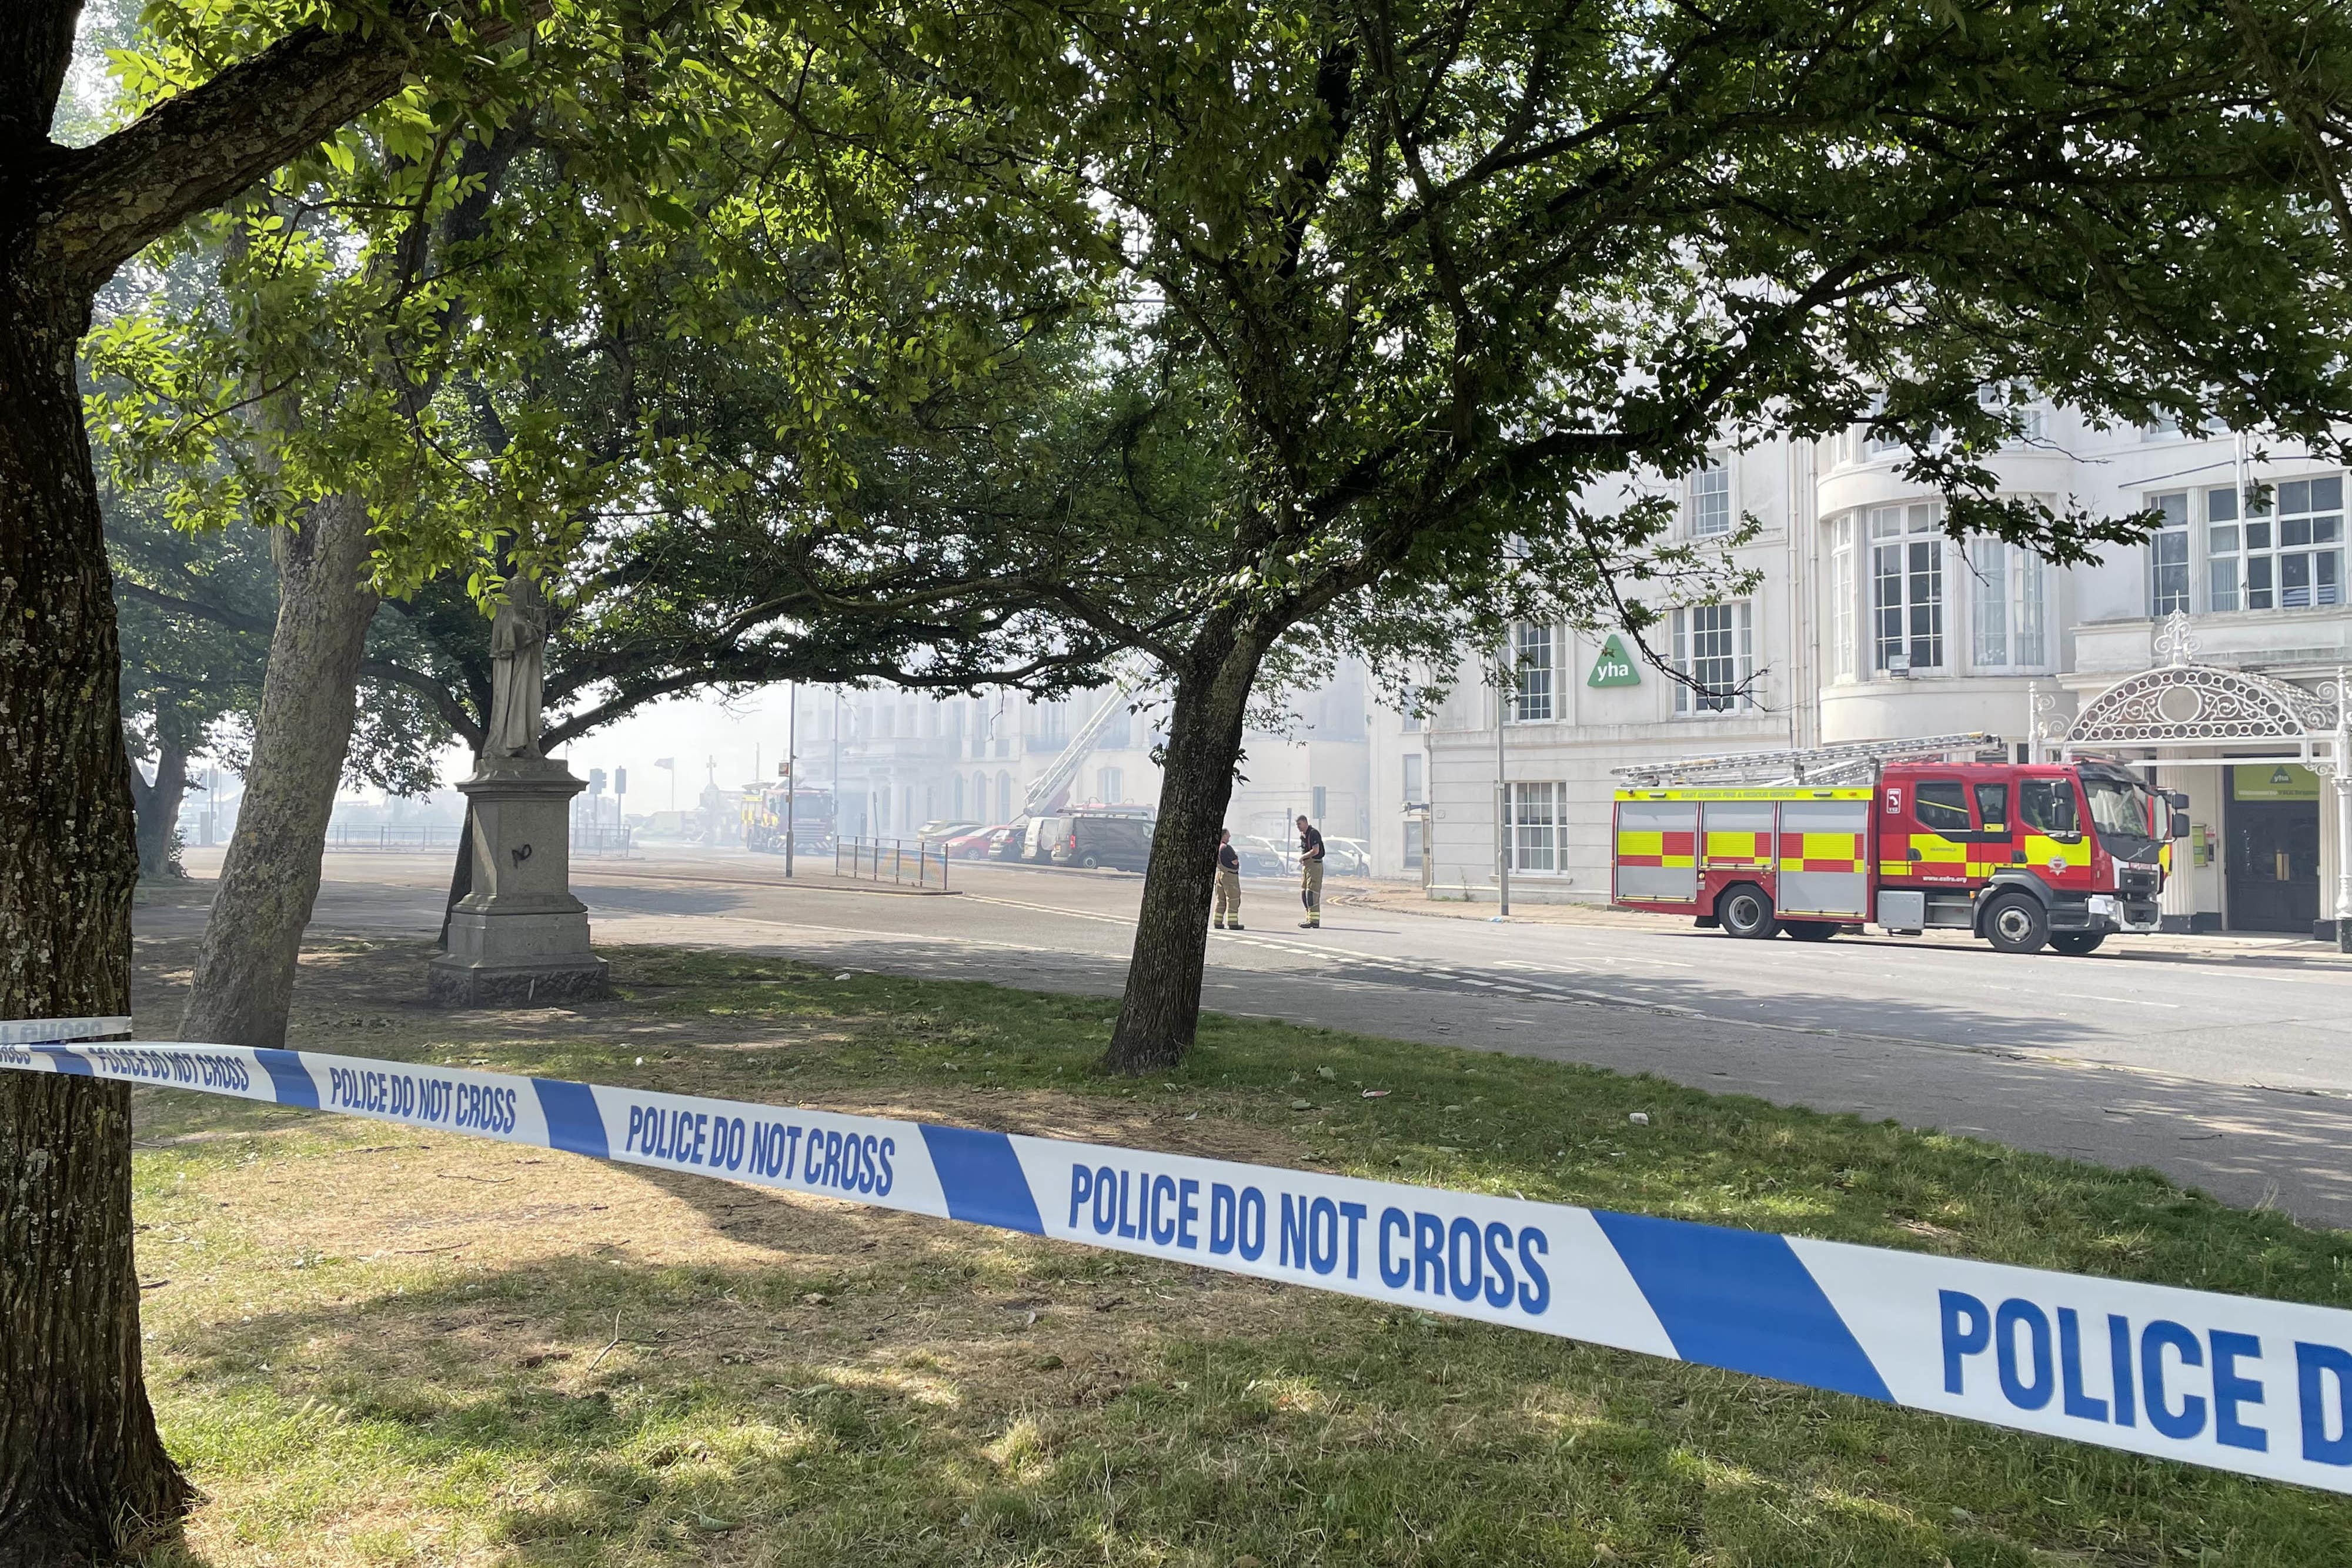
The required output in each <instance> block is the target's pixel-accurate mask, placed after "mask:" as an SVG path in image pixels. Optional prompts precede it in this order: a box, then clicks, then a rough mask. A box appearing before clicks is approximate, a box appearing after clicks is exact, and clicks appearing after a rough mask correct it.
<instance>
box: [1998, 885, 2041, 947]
mask: <svg viewBox="0 0 2352 1568" xmlns="http://www.w3.org/2000/svg"><path fill="white" fill-rule="evenodd" d="M1984 931H1985V938H1986V940H1988V941H1990V943H1991V944H1992V945H1993V946H1995V947H1997V948H1999V949H2000V951H2002V952H2004V953H2039V952H2041V951H2042V948H2043V947H2044V946H2046V945H2048V943H2049V941H2050V917H2049V916H2048V915H2044V914H2043V913H2042V905H2041V904H2038V903H2036V902H2035V901H2034V900H2032V899H2031V898H2028V897H2026V896H2025V895H2024V894H2014V893H2013V894H2010V895H2009V896H2008V897H2007V898H2004V899H2002V900H2001V901H2000V903H1999V904H1994V905H1993V906H1992V910H1991V912H1990V914H1988V915H1986V916H1985V925H1984Z"/></svg>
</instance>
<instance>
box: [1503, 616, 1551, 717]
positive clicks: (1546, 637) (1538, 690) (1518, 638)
mask: <svg viewBox="0 0 2352 1568" xmlns="http://www.w3.org/2000/svg"><path fill="white" fill-rule="evenodd" d="M1512 641H1513V643H1514V644H1515V646H1516V650H1517V657H1518V681H1519V688H1518V699H1517V705H1516V706H1517V714H1516V716H1517V719H1518V720H1519V722H1520V723H1522V724H1531V723H1532V724H1540V723H1544V722H1546V721H1548V720H1549V719H1550V717H1551V716H1552V642H1553V639H1552V629H1551V628H1550V627H1549V626H1536V625H1529V624H1528V623H1526V622H1521V623H1520V624H1519V625H1518V626H1517V628H1515V629H1514V631H1513V633H1512Z"/></svg>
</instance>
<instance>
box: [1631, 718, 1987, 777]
mask: <svg viewBox="0 0 2352 1568" xmlns="http://www.w3.org/2000/svg"><path fill="white" fill-rule="evenodd" d="M1987 753H1990V754H1991V755H1992V760H1995V761H2007V760H2008V757H2007V747H2006V743H2005V742H2003V741H2002V739H2001V738H2000V737H1999V736H1997V735H1989V734H1987V733H1985V732H1984V731H1982V730H1970V731H1968V732H1966V733H1963V734H1958V735H1921V736H1913V737H1909V738H1906V739H1901V740H1854V741H1848V742H1846V743H1845V744H1844V745H1843V746H1816V747H1809V748H1806V749H1804V750H1798V751H1742V752H1731V753H1728V754H1727V755H1724V756H1721V757H1686V758H1680V759H1678V760H1675V761H1672V762H1648V763H1642V764H1638V765H1636V766H1633V767H1630V768H1611V769H1610V770H1609V771H1610V773H1611V774H1612V776H1613V777H1615V778H1616V779H1619V780H1620V781H1621V784H1622V787H1623V788H1626V789H1663V788H1666V787H1669V786H1672V785H1680V784H1688V785H1716V786H1721V787H1723V788H1725V789H1743V788H1746V789H1769V788H1771V787H1773V786H1775V785H1790V784H1801V785H1811V786H1815V787H1818V788H1822V789H1830V788H1834V787H1836V786H1839V785H1850V784H1867V783H1869V782H1871V780H1872V779H1874V777H1875V776H1876V774H1877V770H1878V769H1879V768H1883V767H1885V765H1886V764H1888V763H1890V762H1941V761H1946V760H1948V759H1950V758H1953V757H1954V756H1955V755H1962V756H1965V757H1968V758H1979V757H1983V756H1985V755H1986V754H1987Z"/></svg>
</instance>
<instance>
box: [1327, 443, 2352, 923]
mask: <svg viewBox="0 0 2352 1568" xmlns="http://www.w3.org/2000/svg"><path fill="white" fill-rule="evenodd" d="M1901 457H1902V453H1901V451H1900V450H1899V449H1897V448H1895V447H1891V446H1883V447H1874V445H1873V444H1870V443H1869V442H1868V441H1867V440H1866V439H1865V438H1864V435H1863V434H1862V432H1860V431H1859V430H1856V431H1853V432H1850V433H1848V434H1846V435H1844V436H1843V437H1840V438H1838V439H1835V440H1832V441H1825V442H1821V443H1811V442H1807V443H1793V444H1791V443H1774V444H1764V445H1760V446H1758V447H1755V448H1752V449H1749V450H1748V451H1745V452H1731V451H1727V452H1723V453H1720V454H1717V455H1716V456H1715V457H1714V458H1713V460H1712V461H1711V462H1710V464H1709V465H1708V467H1707V468H1706V469H1703V470H1702V471H1701V472H1700V473H1698V474H1696V475H1694V476H1691V478H1690V479H1688V480H1686V481H1684V482H1683V483H1682V484H1681V486H1679V499H1680V504H1681V517H1680V520H1679V524H1678V527H1679V528H1680V529H1681V530H1682V531H1683V533H1684V534H1685V536H1686V537H1690V538H1696V539H1698V540H1702V541H1703V540H1705V539H1706V538H1708V537H1710V536H1712V535H1714V534H1718V533H1728V532H1729V531H1730V530H1731V528H1733V527H1734V526H1735V523H1736V519H1737V517H1738V516H1739V515H1740V514H1743V513H1744V514H1746V515H1747V516H1748V517H1753V518H1754V519H1755V521H1756V522H1757V523H1758V525H1759V531H1758V533H1757V535H1756V537H1755V538H1754V539H1753V541H1752V542H1749V543H1747V544H1745V545H1743V546H1741V547H1740V548H1738V549H1736V550H1735V551H1734V552H1733V559H1734V561H1735V563H1736V564H1737V565H1738V567H1740V568H1742V569H1744V570H1746V571H1748V572H1749V573H1752V574H1753V576H1754V578H1755V580H1756V583H1757V586H1756V588H1755V589H1754V591H1752V592H1750V593H1748V594H1746V595H1744V596H1743V597H1740V598H1738V599H1736V600H1731V601H1727V602H1724V603H1721V604H1715V605H1706V606H1696V607H1692V608H1688V609H1685V610H1681V611H1676V612H1674V614H1673V615H1672V617H1671V618H1670V620H1669V622H1668V624H1667V625H1666V626H1664V627H1661V628H1658V629H1657V630H1656V632H1654V634H1653V636H1652V639H1651V641H1652V647H1653V650H1654V653H1655V654H1656V655H1657V657H1658V658H1659V659H1661V660H1663V661H1664V662H1665V663H1667V664H1670V665H1671V666H1672V667H1673V668H1675V670H1677V671H1680V672H1681V673H1683V674H1685V675H1686V676H1688V677H1689V678H1690V679H1691V680H1692V681H1695V682H1697V683H1699V684H1700V685H1704V686H1705V687H1706V688H1707V689H1706V691H1694V690H1693V689H1692V688H1691V687H1690V686H1689V685H1684V684H1682V683H1680V682H1677V681H1674V680H1670V679H1668V678H1666V677H1665V676H1664V675H1663V674H1661V673H1660V672H1659V671H1658V670H1657V669H1655V668H1654V667H1651V666H1650V665H1649V664H1647V663H1646V662H1645V661H1644V660H1643V658H1642V657H1641V656H1640V654H1639V653H1638V651H1633V652H1631V653H1630V656H1629V657H1627V658H1620V657H1618V656H1617V655H1618V654H1619V653H1622V652H1627V650H1626V649H1625V648H1624V647H1623V646H1622V644H1621V646H1620V647H1618V648H1611V647H1610V646H1609V645H1608V640H1607V639H1605V638H1604V639H1595V638H1591V637H1588V636H1584V635H1581V634H1579V633H1575V632H1570V630H1568V629H1566V628H1560V627H1520V628H1517V629H1515V632H1514V636H1513V648H1512V650H1511V652H1510V654H1509V657H1508V661H1507V663H1508V664H1509V665H1510V666H1511V667H1512V670H1513V676H1514V679H1513V682H1512V684H1511V685H1507V686H1505V687H1504V688H1503V689H1502V692H1501V697H1500V700H1499V701H1498V700H1497V695H1496V693H1497V688H1496V685H1495V684H1494V682H1493V681H1492V680H1491V679H1481V678H1480V676H1481V674H1483V669H1482V670H1466V669H1465V672H1464V674H1463V678H1462V679H1461V680H1460V681H1459V682H1458V683H1457V684H1456V685H1455V688H1454V694H1453V695H1452V696H1450V697H1449V698H1448V700H1447V701H1446V702H1445V703H1444V705H1443V706H1441V707H1440V708H1439V709H1438V711H1437V712H1435V713H1434V714H1433V715H1431V716H1429V717H1428V719H1427V720H1426V722H1425V723H1423V724H1421V725H1418V726H1414V725H1413V724H1412V721H1411V720H1408V719H1403V718H1401V717H1399V716H1396V715H1393V714H1383V715H1381V716H1379V717H1378V718H1377V719H1376V722H1375V725H1374V733H1373V737H1372V742H1371V746H1372V773H1373V786H1372V793H1373V806H1374V817H1375V823H1376V831H1375V839H1374V845H1375V864H1376V866H1377V867H1378V868H1379V869H1380V871H1381V873H1383V874H1388V875H1404V876H1419V877H1421V878H1422V879H1423V880H1424V881H1425V882H1426V883H1428V885H1429V886H1430V888H1431V891H1432V894H1433V896H1441V897H1443V896H1452V897H1467V898H1474V899H1475V898H1486V899H1491V898H1493V897H1494V896H1495V895H1496V891H1497V889H1496V883H1497V880H1498V879H1497V870H1498V867H1500V866H1501V865H1502V864H1504V863H1505V862H1504V859H1503V857H1504V856H1507V866H1508V871H1509V875H1510V879H1511V894H1512V896H1513V898H1514V899H1526V900H1530V901H1535V900H1546V899H1555V900H1556V899H1586V900H1592V901H1596V902H1598V901H1605V900H1606V899H1607V898H1608V896H1609V841H1610V836H1609V815H1610V804H1611V798H1612V792H1613V789H1614V784H1615V781H1614V779H1612V777H1611V774H1610V769H1612V768H1618V767H1623V766H1626V765H1628V764H1632V763H1637V762H1647V761H1664V760H1669V759H1672V758H1685V757H1693V756H1702V755H1712V754H1719V753H1727V752H1738V751H1749V750H1768V749H1774V748H1779V747H1809V746H1814V745H1821V744H1828V743H1835V742H1841V741H1850V740H1865V739H1877V738H1894V737H1909V736H1928V735H1943V734H1957V733H1963V732H1969V731H1983V732H1987V733H1990V734H1991V735H1994V736H1998V737H2001V739H2002V742H2003V744H2004V747H2005V748H2007V749H2008V750H2009V751H2010V752H2011V755H2013V756H2016V757H2019V758H2024V757H2026V756H2028V755H2029V754H2032V755H2036V756H2043V757H2047V756H2052V755H2058V754H2062V753H2063V752H2064V751H2065V750H2066V749H2068V748H2069V747H2074V748H2076V749H2081V750H2085V751H2093V750H2095V751H2098V752H2100V753H2103V754H2105V755H2110V756H2120V757H2126V758H2132V759H2134V760H2137V761H2141V762H2143V763H2145V764H2147V765H2148V766H2149V767H2150V768H2153V770H2154V778H2155V779H2156V781H2157V783H2158V785H2159V787H2161V788H2163V789H2172V790H2178V791H2179V792H2181V793H2183V794H2185V795H2187V796H2188V797H2189V817H2190V820H2191V823H2192V831H2191V837H2190V840H2189V843H2188V844H2187V845H2185V846H2183V847H2182V848H2181V849H2180V851H2179V853H2178V856H2177V859H2178V862H2179V864H2178V866H2177V870H2176V875H2175V877H2174V879H2173V883H2172V886H2171V888H2170V889H2169V890H2168V894H2167V895H2166V900H2165V915H2166V920H2167V924H2168V926H2169V927H2171V928H2174V929H2179V930H2264V931H2280V932H2294V933H2298V934H2305V935H2308V934H2312V933H2313V932H2314V931H2315V929H2316V930H2320V931H2326V929H2327V928H2328V926H2329V925H2330V923H2331V922H2332V920H2333V919H2334V918H2335V917H2336V912H2337V907H2338V904H2339V902H2340V901H2345V900H2352V878H2347V876H2346V874H2345V873H2346V870H2347V867H2346V862H2345V856H2344V851H2343V847H2342V846H2343V841H2344V839H2345V837H2346V832H2345V821H2344V819H2345V817H2346V816H2347V815H2352V794H2347V793H2346V792H2345V791H2344V790H2342V789H2338V788H2337V784H2338V778H2339V775H2338V771H2337V765H2338V762H2339V759H2341V758H2343V756H2344V753H2345V751H2346V749H2347V740H2346V739H2344V738H2341V730H2340V725H2341V721H2342V706H2343V698H2342V697H2341V696H2340V695H2339V694H2338V692H2337V685H2338V682H2339V680H2340V675H2339V672H2340V671H2341V670H2342V669H2343V668H2344V667H2345V666H2347V664H2352V609H2347V604H2346V600H2347V591H2346V556H2345V549H2346V547H2345V518H2346V507H2345V500H2346V489H2347V476H2346V474H2345V472H2344V470H2343V469H2342V468H2341V467H2340V466H2337V465H2334V464H2332V463H2327V462H2323V461H2318V460H2315V459H2312V458H2309V457H2306V456H2303V455H2297V454H2294V453H2288V454H2278V453H2270V454H2262V453H2257V452H2254V451H2252V450H2251V449H2250V448H2249V446H2248V445H2247V444H2245V443H2243V442H2241V441H2240V440H2238V439H2236V438H2234V437H2231V436H2221V437H2218V438H2199V437H2194V436H2183V435H2182V434H2179V432H2177V431H2172V430H2145V431H2144V430H2137V429H2132V428H2125V429H2123V430H2119V431H2105V432H2101V431H2096V430H2094V429H2092V428H2090V427H2089V425H2088V424H2087V423H2084V422H2082V421H2081V420H2079V419H2078V418H2076V417H2075V416H2074V414H2072V413H2070V412H2068V411H2064V410H2055V409H2053V410H2045V411H2043V412H2042V413H2041V414H2040V415H2039V419H2038V423H2036V424H2035V426H2034V427H2033V428H2032V429H2031V430H2030V431H2029V432H2028V434H2027V436H2026V438H2025V439H2024V440H2021V441H2020V442H2019V443H2017V444H2014V445H2013V446H2012V447H2011V448H2010V449H2008V450H2006V451H2004V452H2003V453H2001V454H2000V455H1999V456H1998V457H1997V458H1996V459H1995V460H1994V463H1993V466H1994V468H1995V470H1996V472H1997V473H1998V474H1999V475H2000V477H2001V479H2002V481H2003V484H2004V488H2005V489H2006V490H2007V491H2008V492H2009V493H2011V494H2015V495H2021V496H2037V497H2045V498H2047V499H2048V500H2049V501H2050V502H2052V503H2053V505H2054V506H2064V505H2069V504H2072V505H2077V506H2080V507H2084V508H2087V509H2089V510H2091V511H2093V512H2095V513H2099V514H2103V515H2116V514H2122V513H2128V512H2135V511H2141V510H2147V511H2150V512H2154V513H2158V514H2160V515H2161V517H2163V518H2164V523H2163V526H2162V527H2161V528H2158V530H2157V531H2156V533H2155V534H2154V535H2153V536H2152V537H2151V538H2150V539H2149V540H2148V542H2147V544H2146V545H2143V546H2136V547H2131V548H2119V549H2113V550H2111V551H2109V552H2108V553H2107V554H2106V555H2105V558H2104V559H2100V560H2099V561H2097V562H2095V563H2094V564H2089V565H2082V566H2075V567H2071V568H2060V567H2056V566H2053V565H2052V564H2050V563H2048V562H2046V561H2044V560H2042V559H2040V558H2039V557H2038V556H2036V555H2034V554H2033V553H2032V552H2031V551H2027V550H2021V549H2017V548H2015V547H2013V546H2008V545H2005V544H2003V543H2001V542H2000V540H1998V539H1993V538H1972V539H1968V540H1956V539H1953V538H1950V537H1948V535H1947V534H1946V533H1945V532H1944V519H1943V512H1942V508H1941V506H1940V504H1939V503H1938V502H1937V499H1936V497H1934V496H1933V495H1932V494H1924V493H1922V492H1921V490H1920V489H1919V487H1918V486H1916V485H1915V484H1913V483H1912V482H1911V481H1908V480H1906V479H1905V478H1904V477H1903V476H1902V475H1901V474H1900V472H1899V468H1900V462H1901ZM1497 652H1498V655H1499V653H1500V651H1497ZM1504 663H1505V661H1504V660H1503V659H1502V658H1501V657H1499V656H1498V657H1496V659H1495V660H1494V664H1493V665H1492V666H1488V667H1499V666H1501V665H1502V664H1504ZM1626 664H1631V665H1632V668H1631V670H1630V671H1628V670H1626V669H1624V668H1623V666H1624V665H1626ZM1498 739H1499V742H1500V746H1499V753H1498V747H1497V742H1498ZM1498 778H1499V779H1500V780H1501V786H1500V787H1499V788H1498V786H1497V779H1498ZM2344 783H2345V784H2347V786H2352V779H2346V780H2344ZM1416 791H1418V796H1417V798H1416ZM1416 807H1419V808H1425V810H1419V811H1416V810H1413V808H1416ZM1424 833H1425V843H1424V842H1423V841H1422V840H1423V834H1424ZM1498 837H1499V839H1500V841H1501V844H1502V853H1501V855H1498V852H1497V841H1498Z"/></svg>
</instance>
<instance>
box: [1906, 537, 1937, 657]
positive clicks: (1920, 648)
mask: <svg viewBox="0 0 2352 1568" xmlns="http://www.w3.org/2000/svg"><path fill="white" fill-rule="evenodd" d="M1910 549H1911V571H1910V583H1909V589H1910V612H1911V616H1910V621H1911V647H1910V653H1911V667H1912V668H1913V669H1915V670H1933V669H1939V668H1941V667H1942V666H1943V663H1944V544H1943V541H1942V540H1941V539H1917V540H1914V541H1913V542H1912V544H1911V547H1910Z"/></svg>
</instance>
